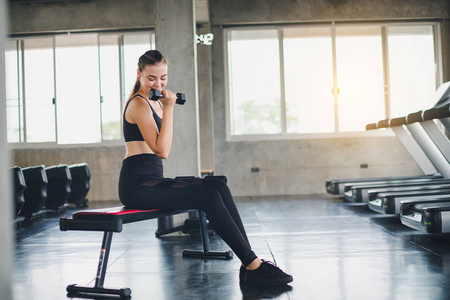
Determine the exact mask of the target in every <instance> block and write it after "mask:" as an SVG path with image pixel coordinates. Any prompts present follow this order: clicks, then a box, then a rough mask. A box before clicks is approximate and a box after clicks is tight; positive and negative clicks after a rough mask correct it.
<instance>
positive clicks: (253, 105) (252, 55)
mask: <svg viewBox="0 0 450 300" xmlns="http://www.w3.org/2000/svg"><path fill="white" fill-rule="evenodd" d="M279 57H280V56H279V43H278V31H277V30H275V29H273V30H272V29H268V30H235V31H231V32H230V36H229V41H228V66H229V70H228V72H229V75H228V81H229V92H230V113H231V116H230V117H231V134H232V135H244V134H274V133H280V132H281V119H280V59H279Z"/></svg>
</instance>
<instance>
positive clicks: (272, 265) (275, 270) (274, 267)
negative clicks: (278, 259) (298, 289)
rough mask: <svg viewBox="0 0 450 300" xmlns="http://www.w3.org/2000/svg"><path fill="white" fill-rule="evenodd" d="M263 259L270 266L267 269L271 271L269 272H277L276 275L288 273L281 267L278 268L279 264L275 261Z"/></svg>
mask: <svg viewBox="0 0 450 300" xmlns="http://www.w3.org/2000/svg"><path fill="white" fill-rule="evenodd" d="M262 261H263V263H265V265H266V266H267V267H268V268H266V269H267V271H269V272H271V273H273V274H276V275H286V273H284V272H283V271H282V270H281V269H280V268H278V267H277V265H276V264H274V263H273V262H271V261H267V260H264V259H262Z"/></svg>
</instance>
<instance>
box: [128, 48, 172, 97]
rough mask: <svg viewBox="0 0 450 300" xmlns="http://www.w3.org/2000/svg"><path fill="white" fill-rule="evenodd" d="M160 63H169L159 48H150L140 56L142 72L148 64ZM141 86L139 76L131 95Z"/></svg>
mask: <svg viewBox="0 0 450 300" xmlns="http://www.w3.org/2000/svg"><path fill="white" fill-rule="evenodd" d="M159 63H163V64H167V59H166V58H165V57H164V55H162V53H161V52H159V51H158V50H149V51H147V52H145V53H144V54H143V55H142V56H141V57H139V61H138V68H139V72H142V71H143V70H144V68H145V66H147V65H156V64H159ZM140 88H141V83H140V81H139V78H137V79H136V83H135V84H134V87H133V92H132V93H131V95H134V94H136V93H137V91H139V89H140Z"/></svg>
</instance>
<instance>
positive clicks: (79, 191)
mask: <svg viewBox="0 0 450 300" xmlns="http://www.w3.org/2000/svg"><path fill="white" fill-rule="evenodd" d="M69 171H70V174H71V176H72V185H71V186H70V187H71V190H72V191H71V193H70V195H69V199H68V203H72V204H74V205H76V207H86V206H87V202H88V200H87V199H86V196H87V194H88V192H89V190H90V188H91V186H90V180H91V173H90V171H89V166H88V164H87V163H78V164H72V165H69Z"/></svg>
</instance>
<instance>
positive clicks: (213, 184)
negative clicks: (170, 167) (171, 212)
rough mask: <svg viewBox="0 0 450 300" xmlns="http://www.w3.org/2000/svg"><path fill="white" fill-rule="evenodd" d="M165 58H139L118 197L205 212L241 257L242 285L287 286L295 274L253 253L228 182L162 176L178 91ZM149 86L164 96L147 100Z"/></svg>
mask: <svg viewBox="0 0 450 300" xmlns="http://www.w3.org/2000/svg"><path fill="white" fill-rule="evenodd" d="M167 81H168V75H167V60H166V59H165V57H164V56H163V55H162V54H161V53H160V52H159V51H157V50H150V51H147V52H146V53H145V54H144V55H142V56H141V57H140V58H139V62H138V70H137V80H136V83H135V86H134V89H133V92H132V95H131V97H130V99H129V100H128V102H127V104H126V106H125V109H124V113H123V133H124V137H125V145H126V157H125V159H124V160H123V164H122V169H121V172H120V179H119V197H120V201H121V202H122V203H123V204H124V205H125V206H127V207H130V208H136V209H151V208H160V209H192V208H197V209H201V210H202V211H204V212H205V214H206V216H207V218H208V220H209V222H210V223H211V225H212V227H213V228H214V230H215V231H216V232H217V234H218V235H219V236H220V237H221V238H222V239H223V240H224V241H225V242H226V243H227V244H228V245H229V246H230V247H231V249H232V250H233V251H234V253H235V254H236V255H237V256H238V257H239V259H240V260H241V262H242V266H241V269H240V272H239V279H240V281H241V283H244V282H245V283H250V284H259V285H285V284H287V283H289V282H291V281H292V276H290V275H287V274H286V273H284V272H283V271H281V270H280V269H279V268H278V267H276V266H275V265H274V264H272V263H270V262H267V261H264V260H261V259H259V258H258V257H257V256H256V254H255V253H254V252H253V251H252V249H251V247H250V243H249V241H248V238H247V234H246V232H245V229H244V226H243V224H242V221H241V218H240V216H239V213H238V211H237V208H236V205H235V204H234V201H233V197H232V195H231V193H230V190H229V189H228V186H227V185H226V184H225V183H224V182H223V181H220V180H215V179H201V178H198V179H193V180H191V181H184V180H183V181H178V180H174V179H168V178H164V177H163V165H162V159H165V158H167V157H168V156H169V151H170V148H171V146H172V138H173V108H174V104H175V101H176V98H177V97H176V95H175V94H174V93H173V92H171V91H169V90H167V89H165V86H166V84H167ZM150 89H155V90H159V91H160V92H161V94H162V95H163V98H161V99H160V100H159V101H152V100H149V99H148V92H149V91H150Z"/></svg>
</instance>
